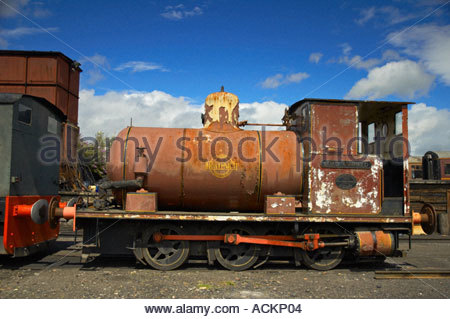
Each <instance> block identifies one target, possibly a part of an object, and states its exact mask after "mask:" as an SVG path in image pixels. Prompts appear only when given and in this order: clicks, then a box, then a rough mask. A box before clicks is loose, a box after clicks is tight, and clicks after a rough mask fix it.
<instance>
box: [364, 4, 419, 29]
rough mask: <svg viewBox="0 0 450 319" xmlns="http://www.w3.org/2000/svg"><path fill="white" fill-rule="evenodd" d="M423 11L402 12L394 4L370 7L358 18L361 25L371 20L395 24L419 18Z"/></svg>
mask: <svg viewBox="0 0 450 319" xmlns="http://www.w3.org/2000/svg"><path fill="white" fill-rule="evenodd" d="M421 14H422V13H414V12H405V11H403V12H401V11H400V10H399V9H398V8H396V7H393V6H382V7H379V8H377V7H370V8H365V9H362V10H361V11H360V17H359V18H358V19H356V20H355V21H356V23H357V24H359V25H365V24H366V23H367V22H369V21H371V20H375V22H377V23H379V24H382V25H386V24H388V25H394V24H398V23H402V22H405V21H409V20H412V19H415V18H418V17H419V16H420V15H421Z"/></svg>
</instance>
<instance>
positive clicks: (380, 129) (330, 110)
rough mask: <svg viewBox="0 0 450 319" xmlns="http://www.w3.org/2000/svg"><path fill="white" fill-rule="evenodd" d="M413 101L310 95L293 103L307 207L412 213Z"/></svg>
mask: <svg viewBox="0 0 450 319" xmlns="http://www.w3.org/2000/svg"><path fill="white" fill-rule="evenodd" d="M408 104H410V103H409V102H378V101H349V100H345V101H343V100H322V99H306V100H302V101H299V102H297V103H295V104H293V105H292V106H291V108H290V110H289V113H290V116H291V118H292V126H291V130H294V131H296V132H297V133H298V135H299V136H300V141H301V143H302V146H303V149H304V151H305V155H304V170H305V174H304V176H305V179H306V180H304V185H306V186H308V187H305V188H304V192H303V198H304V201H305V202H306V201H307V204H308V205H303V206H304V207H307V211H308V212H310V213H322V214H330V213H331V214H334V213H337V214H355V213H357V214H374V215H377V214H378V215H388V216H393V215H397V216H407V215H409V214H410V212H409V204H408V191H407V185H408V180H407V178H408V176H407V169H408V166H407V159H408V149H409V148H408V140H407V138H408V131H407V127H408V126H407V106H408Z"/></svg>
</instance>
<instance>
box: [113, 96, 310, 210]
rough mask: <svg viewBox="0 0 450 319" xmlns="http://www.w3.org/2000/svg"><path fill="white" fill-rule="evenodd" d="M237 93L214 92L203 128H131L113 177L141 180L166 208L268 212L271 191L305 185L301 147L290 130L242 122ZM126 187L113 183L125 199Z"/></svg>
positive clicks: (117, 147)
mask: <svg viewBox="0 0 450 319" xmlns="http://www.w3.org/2000/svg"><path fill="white" fill-rule="evenodd" d="M238 119H239V100H238V98H237V96H236V95H234V94H231V93H228V92H223V90H222V91H221V92H216V93H212V94H210V95H209V96H208V97H207V98H206V101H205V113H204V114H203V115H202V120H203V125H204V126H203V128H202V129H190V128H184V129H179V128H160V127H134V126H132V127H127V128H125V129H124V130H122V131H121V132H120V133H119V134H118V136H117V137H116V139H115V140H114V141H113V143H112V146H111V150H110V160H109V164H108V178H109V179H110V180H111V181H128V180H136V179H139V180H140V181H141V185H142V188H143V190H141V191H148V192H152V193H153V192H154V193H157V197H158V208H159V209H161V210H171V209H173V210H185V211H189V210H192V211H193V210H195V211H240V212H243V211H254V212H262V211H263V209H264V202H265V196H266V195H273V194H276V193H283V194H289V195H299V194H301V192H302V168H303V164H302V153H301V152H302V151H301V147H300V145H299V144H298V142H297V137H296V134H295V133H294V132H292V131H265V130H261V131H251V130H243V129H240V128H239V125H238ZM127 191H136V188H135V189H134V190H133V189H127V190H115V191H114V195H115V198H116V200H117V201H118V202H119V203H122V204H123V205H125V198H126V196H125V194H126V192H127Z"/></svg>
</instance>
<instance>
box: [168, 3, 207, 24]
mask: <svg viewBox="0 0 450 319" xmlns="http://www.w3.org/2000/svg"><path fill="white" fill-rule="evenodd" d="M202 14H203V10H202V9H201V8H200V7H198V6H195V7H194V8H193V9H191V10H188V9H186V8H185V6H184V5H183V4H179V5H176V6H167V7H165V8H164V11H163V13H161V16H162V17H164V18H166V19H169V20H181V19H184V18H188V17H193V16H198V15H202Z"/></svg>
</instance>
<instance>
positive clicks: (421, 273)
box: [374, 269, 450, 279]
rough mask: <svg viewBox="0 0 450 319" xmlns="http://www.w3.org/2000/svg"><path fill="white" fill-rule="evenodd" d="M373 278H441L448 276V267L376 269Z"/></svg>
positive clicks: (449, 272)
mask: <svg viewBox="0 0 450 319" xmlns="http://www.w3.org/2000/svg"><path fill="white" fill-rule="evenodd" d="M374 278H375V279H443V278H450V269H411V270H377V271H375V277H374Z"/></svg>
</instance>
